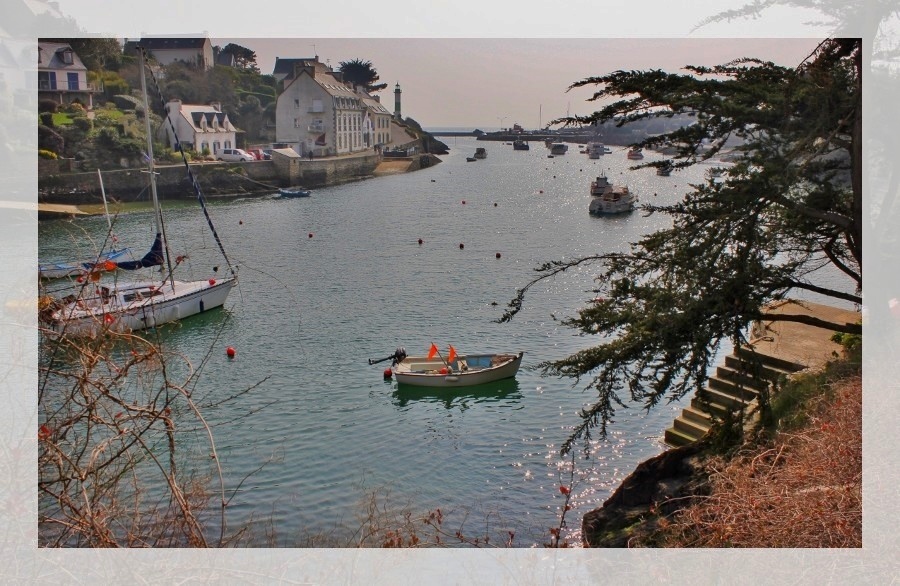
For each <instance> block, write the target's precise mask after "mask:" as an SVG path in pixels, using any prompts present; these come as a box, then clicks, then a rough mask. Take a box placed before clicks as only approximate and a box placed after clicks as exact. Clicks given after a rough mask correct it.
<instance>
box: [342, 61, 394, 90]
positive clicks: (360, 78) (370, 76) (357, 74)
mask: <svg viewBox="0 0 900 586" xmlns="http://www.w3.org/2000/svg"><path fill="white" fill-rule="evenodd" d="M340 68H341V75H342V78H343V80H344V82H346V83H350V84H353V85H360V86H363V87H364V88H365V89H366V91H367V92H368V93H370V94H371V93H373V92H380V91H381V90H383V89H384V88H386V87H387V84H386V83H375V82H376V81H378V80H379V79H380V78H379V77H378V72H377V71H375V68H374V67H373V66H372V62H371V61H363V60H362V59H353V60H352V61H341V62H340Z"/></svg>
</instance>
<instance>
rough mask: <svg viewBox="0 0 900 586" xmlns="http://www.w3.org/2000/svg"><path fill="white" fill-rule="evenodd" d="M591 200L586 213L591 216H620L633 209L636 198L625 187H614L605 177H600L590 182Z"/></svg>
mask: <svg viewBox="0 0 900 586" xmlns="http://www.w3.org/2000/svg"><path fill="white" fill-rule="evenodd" d="M591 196H593V199H592V200H591V204H590V206H588V211H589V212H590V213H592V214H597V215H606V214H622V213H625V212H630V211H632V210H633V209H634V203H635V202H636V201H637V197H635V195H634V194H633V193H631V192H630V191H629V190H628V187H627V186H616V185H613V184H612V183H610V182H609V179H607V178H606V176H605V175H600V176H599V177H597V179H595V180H594V181H592V182H591Z"/></svg>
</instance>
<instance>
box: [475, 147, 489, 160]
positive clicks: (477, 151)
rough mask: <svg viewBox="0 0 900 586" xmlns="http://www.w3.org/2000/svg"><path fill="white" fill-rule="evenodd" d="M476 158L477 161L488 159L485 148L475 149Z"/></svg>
mask: <svg viewBox="0 0 900 586" xmlns="http://www.w3.org/2000/svg"><path fill="white" fill-rule="evenodd" d="M475 158H476V159H486V158H487V150H486V149H485V148H483V147H478V148H477V149H475Z"/></svg>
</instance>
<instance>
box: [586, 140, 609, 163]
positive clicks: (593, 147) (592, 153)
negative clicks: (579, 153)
mask: <svg viewBox="0 0 900 586" xmlns="http://www.w3.org/2000/svg"><path fill="white" fill-rule="evenodd" d="M587 152H588V157H589V158H591V159H599V158H600V157H601V156H602V155H605V154H606V147H605V146H603V144H602V143H599V142H592V143H591V144H589V145H588V149H587Z"/></svg>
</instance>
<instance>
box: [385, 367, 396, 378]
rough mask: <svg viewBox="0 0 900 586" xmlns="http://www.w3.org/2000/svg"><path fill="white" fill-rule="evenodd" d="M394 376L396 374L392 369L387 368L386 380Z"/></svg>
mask: <svg viewBox="0 0 900 586" xmlns="http://www.w3.org/2000/svg"><path fill="white" fill-rule="evenodd" d="M393 374H394V373H393V372H391V369H390V368H385V369H384V378H385V379H389V378H391V376H393Z"/></svg>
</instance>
